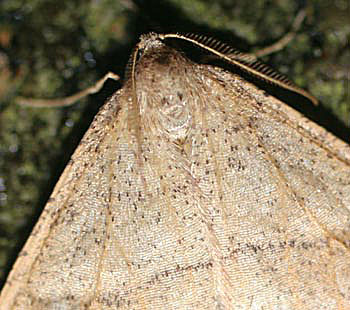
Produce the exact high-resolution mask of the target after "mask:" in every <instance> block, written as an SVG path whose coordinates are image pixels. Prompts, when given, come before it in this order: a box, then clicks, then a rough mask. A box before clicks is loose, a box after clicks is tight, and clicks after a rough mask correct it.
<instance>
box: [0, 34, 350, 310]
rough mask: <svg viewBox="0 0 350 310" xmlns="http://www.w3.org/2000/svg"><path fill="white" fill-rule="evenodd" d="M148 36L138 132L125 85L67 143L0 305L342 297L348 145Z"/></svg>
mask: <svg viewBox="0 0 350 310" xmlns="http://www.w3.org/2000/svg"><path fill="white" fill-rule="evenodd" d="M148 44H149V45H147V48H148V49H147V50H148V54H147V53H146V54H145V56H143V58H141V60H140V61H139V64H138V66H137V69H138V70H137V72H136V87H137V101H138V103H139V105H140V113H141V117H140V120H141V124H140V126H141V129H142V130H141V131H140V132H142V140H138V139H137V137H134V136H133V135H130V133H129V131H128V126H127V125H128V117H127V108H126V107H127V106H128V104H129V102H130V100H131V93H130V90H129V89H128V88H127V87H125V88H123V90H122V91H121V92H120V93H119V94H117V95H116V96H115V97H113V98H112V99H111V100H110V101H109V102H108V103H107V105H106V106H105V107H104V108H103V110H102V111H101V112H100V114H99V116H97V119H96V121H94V123H93V124H92V126H91V128H90V129H89V131H88V132H87V134H86V136H85V137H84V139H83V141H82V144H81V145H80V146H79V148H78V149H77V151H76V152H75V154H74V155H73V160H72V163H71V165H70V166H69V167H68V168H67V169H66V170H65V172H64V174H63V176H62V177H61V179H60V181H59V183H58V184H57V186H56V188H55V190H54V193H53V196H52V197H53V199H51V200H50V201H49V202H48V204H47V206H46V207H45V210H44V213H43V215H42V217H41V218H40V220H39V222H38V224H37V226H36V227H35V229H34V231H33V233H32V235H31V237H30V239H29V240H28V242H27V244H26V246H25V248H24V252H23V253H26V254H27V256H21V257H20V258H19V259H18V261H17V263H16V264H15V266H14V269H13V271H12V273H11V275H10V277H9V280H8V282H7V284H6V286H5V288H4V290H3V292H2V295H1V302H2V303H0V306H1V307H0V308H1V309H2V307H4V308H5V309H6V308H8V309H168V308H169V309H322V307H323V308H324V309H342V308H344V309H345V308H346V307H349V300H350V297H349V295H350V293H349V284H348V283H349V282H350V281H349V279H350V275H349V273H350V266H349V261H350V254H349V243H348V240H349V213H350V210H349V200H350V185H349V183H350V181H349V180H350V164H349V162H350V151H349V147H348V146H347V145H346V144H345V143H342V142H340V141H339V140H336V139H335V138H332V137H331V136H330V135H327V134H325V131H323V130H322V129H320V128H319V127H317V126H316V125H314V124H312V123H307V122H306V121H304V120H303V119H302V117H301V116H300V115H299V114H298V113H296V112H294V111H292V110H291V109H288V108H286V107H285V106H284V105H283V104H282V103H280V102H279V101H277V100H276V99H274V98H272V97H266V96H264V95H263V93H262V92H261V91H258V90H257V89H256V88H255V87H253V86H251V85H250V84H248V83H247V82H245V81H243V80H241V79H239V78H237V77H236V76H233V75H231V74H230V73H227V72H226V73H225V72H223V71H221V70H219V69H213V68H211V67H209V66H198V65H195V64H193V63H191V62H189V61H187V60H186V59H185V58H183V57H182V56H181V55H180V54H178V53H177V52H175V51H173V50H171V49H169V48H165V47H164V46H163V45H161V44H160V43H159V42H156V43H155V41H154V40H153V39H152V40H151V41H150V42H148ZM154 52H156V53H154ZM147 56H148V57H147ZM119 109H120V110H119ZM118 110H119V112H117V111H118ZM333 139H334V141H333ZM140 141H141V142H142V147H141V149H140V148H139V147H138V145H137V143H138V142H140ZM140 150H141V154H140V153H138V152H139V151H140Z"/></svg>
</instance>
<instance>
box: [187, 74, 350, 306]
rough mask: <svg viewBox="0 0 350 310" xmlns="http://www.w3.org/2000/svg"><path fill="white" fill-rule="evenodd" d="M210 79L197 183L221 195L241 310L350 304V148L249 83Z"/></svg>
mask: <svg viewBox="0 0 350 310" xmlns="http://www.w3.org/2000/svg"><path fill="white" fill-rule="evenodd" d="M203 72H204V73H203V77H204V78H203V83H202V85H204V89H203V92H202V93H203V94H205V95H204V96H202V102H206V104H204V106H205V107H206V108H205V113H203V115H204V116H203V118H204V119H205V121H204V123H205V126H203V128H198V130H197V131H195V133H194V137H193V141H195V143H194V144H192V160H193V164H192V166H193V176H194V178H195V179H197V180H199V187H200V188H201V189H202V191H203V193H204V194H206V195H207V196H209V197H211V202H210V204H208V206H207V208H208V209H209V210H211V211H210V212H211V214H212V221H213V224H212V225H213V226H212V227H213V229H214V231H215V235H216V236H217V239H218V241H219V244H220V249H221V251H222V256H221V257H222V261H223V264H224V265H225V270H226V273H227V274H229V278H230V281H231V286H232V287H233V289H232V290H231V292H232V295H231V298H232V300H233V304H234V305H235V307H233V308H234V309H236V308H237V309H240V307H241V308H242V309H260V308H261V309H262V308H267V309H343V308H347V307H350V284H349V283H350V251H349V247H350V242H349V240H350V148H349V146H348V145H346V144H345V143H342V142H341V141H340V140H337V139H335V138H334V137H333V136H332V135H331V134H329V133H327V132H326V131H325V130H323V129H321V128H320V127H318V126H317V125H315V124H313V123H311V122H310V121H307V120H305V119H303V118H302V117H301V116H300V114H298V113H297V112H295V111H293V110H292V109H290V108H288V107H287V106H286V105H284V104H282V103H281V102H279V101H278V100H276V99H274V98H272V97H270V96H268V97H266V95H265V94H263V92H262V91H259V90H257V89H256V88H255V87H254V86H252V85H250V84H249V83H246V82H244V81H241V79H239V78H236V77H233V76H232V75H230V74H227V73H224V72H222V71H217V70H214V69H213V70H212V71H211V72H212V73H213V75H210V74H209V75H208V74H207V73H205V72H207V70H204V71H203ZM208 98H209V99H212V98H215V99H213V100H208ZM203 111H204V110H203ZM227 307H228V306H227Z"/></svg>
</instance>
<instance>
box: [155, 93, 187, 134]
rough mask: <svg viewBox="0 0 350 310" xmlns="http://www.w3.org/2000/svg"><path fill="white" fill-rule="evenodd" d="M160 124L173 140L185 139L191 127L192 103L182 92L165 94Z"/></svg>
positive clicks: (160, 112)
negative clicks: (190, 103) (189, 102)
mask: <svg viewBox="0 0 350 310" xmlns="http://www.w3.org/2000/svg"><path fill="white" fill-rule="evenodd" d="M158 117H159V125H160V126H161V127H162V129H163V130H164V131H165V134H167V135H169V138H170V139H171V140H185V139H186V137H187V135H188V132H189V130H190V128H191V123H192V115H191V110H190V105H189V104H188V102H187V100H186V99H185V98H184V96H183V94H182V92H180V91H174V93H173V94H170V95H165V96H163V97H162V99H161V104H160V106H159V112H158Z"/></svg>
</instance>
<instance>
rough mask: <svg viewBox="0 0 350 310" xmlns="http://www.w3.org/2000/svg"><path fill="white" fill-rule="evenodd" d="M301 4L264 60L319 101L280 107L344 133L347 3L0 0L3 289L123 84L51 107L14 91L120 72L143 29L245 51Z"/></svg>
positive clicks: (72, 85) (50, 88)
mask: <svg viewBox="0 0 350 310" xmlns="http://www.w3.org/2000/svg"><path fill="white" fill-rule="evenodd" d="M301 8H305V9H306V12H307V17H306V20H305V21H304V23H303V25H302V27H301V29H300V31H299V34H298V35H297V37H296V38H295V39H294V40H293V41H292V42H291V43H290V44H289V45H288V46H287V47H286V48H284V49H283V50H281V51H280V52H278V53H276V54H272V55H270V56H268V57H266V58H264V59H263V60H264V61H265V62H267V63H269V64H270V65H272V66H273V67H275V68H277V69H278V70H279V71H281V72H282V73H284V74H286V75H288V76H289V77H290V78H291V79H292V80H293V81H295V83H296V84H297V85H299V86H301V87H303V88H306V89H308V90H309V91H310V92H311V93H312V94H313V95H314V96H316V97H317V98H318V99H319V100H320V101H321V105H320V107H317V108H316V107H314V106H312V105H311V104H310V103H306V104H305V103H300V104H299V101H298V100H293V99H290V98H286V101H287V102H288V103H292V104H293V106H294V107H296V108H298V109H300V110H301V111H302V112H303V113H305V114H306V115H308V116H309V117H311V118H313V119H314V120H315V121H316V122H318V123H319V124H321V125H322V126H324V127H326V128H327V129H328V130H330V131H332V132H333V133H334V134H336V135H337V136H338V137H340V138H341V139H343V140H347V141H349V140H350V129H349V119H350V99H349V72H350V61H349V59H350V49H349V38H350V23H349V20H348V16H349V14H350V13H349V11H350V8H349V1H348V0H336V1H325V0H320V1H317V0H314V1H307V2H306V1H291V0H270V1H268V0H266V1H264V0H261V1H247V2H246V1H232V0H219V1H212V0H208V1H205V0H191V1H186V0H168V1H153V0H150V1H136V0H135V1H132V0H121V1H112V0H100V1H86V0H70V1H61V2H58V1H56V0H55V1H51V0H46V1H40V0H36V1H34V0H33V1H31V0H25V1H17V0H3V1H1V2H0V287H1V284H2V282H3V281H4V280H5V277H6V275H7V273H8V271H9V269H10V267H11V265H12V264H13V262H14V259H15V258H16V256H17V254H18V251H19V250H20V249H21V247H22V245H23V243H24V242H25V240H26V239H27V237H28V234H29V233H30V231H31V229H32V227H33V225H34V223H35V222H36V220H37V219H38V216H39V215H40V213H41V211H42V208H43V207H44V205H45V202H46V200H47V199H48V197H49V195H50V193H51V191H52V189H53V187H54V185H55V183H56V181H57V179H58V177H59V176H60V174H61V172H62V170H63V168H64V167H65V165H66V163H67V161H68V160H69V158H70V156H71V154H72V152H73V151H74V149H75V147H76V146H77V144H78V142H79V140H80V139H81V137H82V135H83V134H84V132H85V131H86V129H87V128H88V126H89V124H90V123H91V121H92V119H93V117H94V115H95V114H96V112H97V111H98V109H99V107H100V106H101V105H102V104H103V102H104V101H105V100H106V98H108V96H110V95H111V94H112V93H113V92H114V91H115V90H117V89H119V88H120V87H121V85H122V83H121V82H114V81H109V82H108V83H107V84H106V85H105V87H104V88H103V89H102V90H101V91H100V92H99V93H98V94H95V95H92V96H90V97H88V98H86V99H83V100H81V101H80V102H78V103H77V104H75V105H74V106H71V107H67V108H60V109H58V108H56V109H48V108H28V107H23V106H18V105H16V104H15V98H16V96H19V95H21V96H28V97H38V98H43V97H44V98H56V97H63V96H68V95H70V94H73V93H74V92H77V91H79V90H81V89H84V88H86V87H88V86H90V85H91V84H93V83H94V82H95V81H96V80H97V79H99V78H101V77H102V76H103V75H104V74H105V73H106V72H108V71H113V72H115V73H117V74H119V75H120V76H123V72H124V68H125V65H126V62H127V60H128V57H129V54H130V51H131V49H132V47H133V46H134V45H135V44H136V43H137V41H138V37H139V35H140V34H142V33H145V32H149V31H157V32H168V31H181V32H195V33H202V34H206V35H209V36H213V37H216V38H217V39H220V40H222V41H225V42H227V43H230V45H232V46H235V47H236V48H238V49H241V50H243V51H253V50H254V49H256V48H258V47H264V46H266V45H269V44H271V43H273V42H274V41H276V40H278V39H279V38H281V37H282V36H283V34H285V33H286V32H287V31H288V30H289V29H290V26H291V24H292V22H293V18H294V16H295V15H296V14H297V12H298V11H299V10H300V9H301Z"/></svg>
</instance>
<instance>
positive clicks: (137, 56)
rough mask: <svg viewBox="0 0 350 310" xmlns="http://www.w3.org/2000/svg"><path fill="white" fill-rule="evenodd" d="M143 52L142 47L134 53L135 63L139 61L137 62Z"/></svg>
mask: <svg viewBox="0 0 350 310" xmlns="http://www.w3.org/2000/svg"><path fill="white" fill-rule="evenodd" d="M143 52H144V48H142V47H140V48H139V49H138V50H137V52H136V61H139V60H140V58H141V56H142V54H143Z"/></svg>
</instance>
